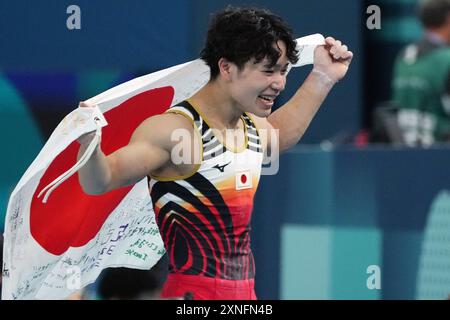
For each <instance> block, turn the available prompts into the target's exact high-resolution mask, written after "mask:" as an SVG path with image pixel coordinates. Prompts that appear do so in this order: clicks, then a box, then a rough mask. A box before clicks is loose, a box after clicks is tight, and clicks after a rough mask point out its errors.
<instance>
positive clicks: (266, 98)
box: [259, 96, 273, 101]
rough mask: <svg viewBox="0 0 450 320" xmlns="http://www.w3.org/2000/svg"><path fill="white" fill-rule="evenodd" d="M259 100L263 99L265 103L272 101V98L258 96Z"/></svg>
mask: <svg viewBox="0 0 450 320" xmlns="http://www.w3.org/2000/svg"><path fill="white" fill-rule="evenodd" d="M259 97H260V98H261V99H264V100H266V101H272V100H273V97H268V96H259Z"/></svg>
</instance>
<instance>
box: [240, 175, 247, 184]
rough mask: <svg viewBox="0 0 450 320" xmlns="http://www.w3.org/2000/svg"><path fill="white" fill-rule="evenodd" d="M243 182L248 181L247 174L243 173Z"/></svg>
mask: <svg viewBox="0 0 450 320" xmlns="http://www.w3.org/2000/svg"><path fill="white" fill-rule="evenodd" d="M241 182H242V183H246V182H247V175H245V174H243V175H241Z"/></svg>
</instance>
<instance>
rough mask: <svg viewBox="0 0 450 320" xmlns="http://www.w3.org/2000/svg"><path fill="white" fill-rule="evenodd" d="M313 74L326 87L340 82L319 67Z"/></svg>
mask: <svg viewBox="0 0 450 320" xmlns="http://www.w3.org/2000/svg"><path fill="white" fill-rule="evenodd" d="M311 75H312V76H314V77H315V78H316V79H317V81H318V82H319V83H320V84H322V85H324V86H326V87H333V86H334V85H335V84H336V83H338V80H334V79H332V78H331V77H330V76H329V75H328V74H326V73H325V72H323V71H320V70H317V69H313V70H312V71H311Z"/></svg>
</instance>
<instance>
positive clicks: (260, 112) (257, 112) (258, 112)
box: [254, 108, 272, 118]
mask: <svg viewBox="0 0 450 320" xmlns="http://www.w3.org/2000/svg"><path fill="white" fill-rule="evenodd" d="M271 113H272V108H270V109H257V110H255V112H254V114H255V115H256V116H258V117H260V118H267V117H268V116H270V114H271Z"/></svg>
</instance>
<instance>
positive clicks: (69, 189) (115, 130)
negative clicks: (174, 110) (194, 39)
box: [30, 87, 174, 255]
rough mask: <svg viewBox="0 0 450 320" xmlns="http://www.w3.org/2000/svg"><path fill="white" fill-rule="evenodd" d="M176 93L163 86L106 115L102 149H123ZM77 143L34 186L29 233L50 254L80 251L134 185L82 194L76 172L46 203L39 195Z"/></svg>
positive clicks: (67, 164)
mask: <svg viewBox="0 0 450 320" xmlns="http://www.w3.org/2000/svg"><path fill="white" fill-rule="evenodd" d="M173 95H174V89H173V88H172V87H162V88H157V89H153V90H149V91H145V92H142V93H140V94H138V95H135V96H133V97H132V98H130V99H128V100H126V101H124V102H123V103H122V104H120V105H118V106H117V107H115V108H113V109H111V110H109V111H107V112H105V113H104V116H105V119H106V121H107V122H108V125H107V126H106V127H104V128H103V129H102V142H101V148H102V150H103V152H104V153H105V154H106V155H108V154H111V153H113V152H114V151H116V150H117V149H119V148H121V147H123V146H125V145H127V144H128V142H129V141H130V138H131V135H132V133H133V131H134V130H135V129H136V127H137V126H139V125H140V124H141V123H142V122H143V121H144V120H145V119H147V118H149V117H151V116H154V115H156V114H161V113H163V112H164V111H166V110H167V109H168V108H169V107H170V105H171V103H172V99H173ZM78 149H79V144H78V142H76V141H74V142H73V143H72V144H70V145H69V146H68V147H67V149H65V150H64V151H63V152H62V153H60V154H59V155H58V156H57V157H56V158H55V159H54V160H53V162H52V163H51V164H50V166H49V167H48V168H47V170H46V171H45V173H44V175H43V176H42V178H41V180H40V182H39V185H38V187H37V188H36V190H35V192H34V195H33V199H32V202H31V208H30V231H31V234H32V236H33V238H34V239H35V240H36V241H37V242H38V243H39V244H40V245H41V246H42V247H43V248H44V249H45V250H47V251H48V252H50V253H52V254H54V255H61V254H63V253H64V252H65V251H66V250H67V249H68V248H69V247H81V246H84V245H85V244H87V243H88V242H89V241H90V240H92V239H93V238H94V237H95V236H96V235H97V233H98V232H99V231H100V228H101V227H102V225H103V223H104V222H105V220H106V219H107V218H108V216H109V214H110V213H111V212H112V211H113V210H114V209H115V208H116V207H117V205H118V204H119V203H120V202H121V201H122V199H123V198H124V197H125V196H126V195H127V193H128V192H129V191H130V190H131V188H132V186H129V187H124V188H121V189H118V190H114V191H111V192H108V193H106V194H103V195H99V196H90V195H87V194H85V193H84V192H83V190H82V189H81V186H80V184H79V182H78V174H74V175H73V176H71V177H70V178H69V179H68V180H67V181H65V182H64V183H62V184H61V185H60V186H59V187H58V188H56V189H55V190H54V191H53V192H52V194H51V195H50V197H49V198H48V201H47V203H42V196H41V197H40V198H39V199H38V198H37V195H38V194H39V192H40V191H41V190H42V189H43V188H44V187H46V186H47V185H48V184H49V183H50V182H52V181H53V180H54V179H56V178H57V177H58V176H59V175H61V174H62V173H63V172H65V171H67V170H68V169H69V168H71V167H72V166H73V165H74V164H75V163H76V162H77V154H78Z"/></svg>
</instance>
